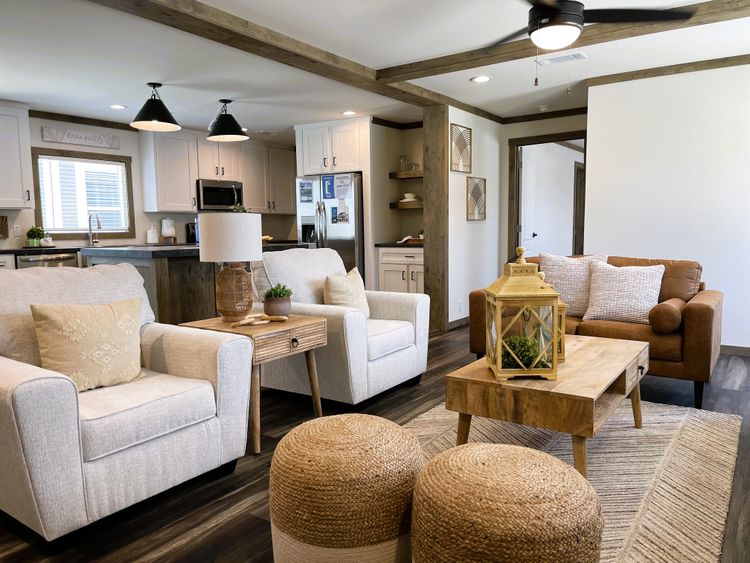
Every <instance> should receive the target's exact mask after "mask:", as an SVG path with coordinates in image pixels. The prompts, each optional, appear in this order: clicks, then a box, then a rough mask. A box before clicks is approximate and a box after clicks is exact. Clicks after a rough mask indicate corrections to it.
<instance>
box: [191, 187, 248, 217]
mask: <svg viewBox="0 0 750 563" xmlns="http://www.w3.org/2000/svg"><path fill="white" fill-rule="evenodd" d="M197 184H198V210H199V211H229V210H230V209H231V207H232V206H233V205H242V182H227V181H224V180H198V183H197Z"/></svg>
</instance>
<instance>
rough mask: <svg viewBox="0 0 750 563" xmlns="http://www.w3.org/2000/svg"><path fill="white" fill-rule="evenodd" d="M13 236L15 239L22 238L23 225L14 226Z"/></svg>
mask: <svg viewBox="0 0 750 563" xmlns="http://www.w3.org/2000/svg"><path fill="white" fill-rule="evenodd" d="M13 236H14V237H20V236H21V225H13Z"/></svg>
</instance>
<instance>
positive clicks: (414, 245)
mask: <svg viewBox="0 0 750 563" xmlns="http://www.w3.org/2000/svg"><path fill="white" fill-rule="evenodd" d="M375 248H424V243H423V242H410V243H409V244H406V243H401V242H378V243H375Z"/></svg>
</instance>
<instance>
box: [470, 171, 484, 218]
mask: <svg viewBox="0 0 750 563" xmlns="http://www.w3.org/2000/svg"><path fill="white" fill-rule="evenodd" d="M485 219H487V179H486V178H475V177H474V176H468V177H467V178H466V220H467V221H484V220H485Z"/></svg>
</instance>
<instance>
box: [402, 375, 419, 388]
mask: <svg viewBox="0 0 750 563" xmlns="http://www.w3.org/2000/svg"><path fill="white" fill-rule="evenodd" d="M420 381H422V374H421V373H420V374H419V375H418V376H417V377H412V378H411V379H407V380H406V382H405V383H406V386H407V387H414V386H415V385H419V382H420Z"/></svg>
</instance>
